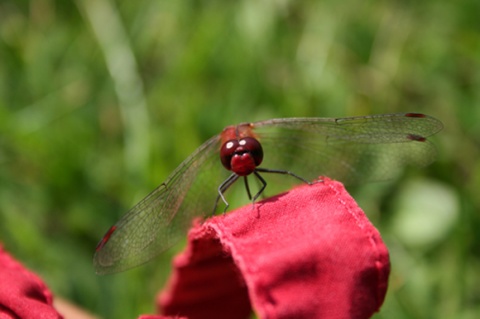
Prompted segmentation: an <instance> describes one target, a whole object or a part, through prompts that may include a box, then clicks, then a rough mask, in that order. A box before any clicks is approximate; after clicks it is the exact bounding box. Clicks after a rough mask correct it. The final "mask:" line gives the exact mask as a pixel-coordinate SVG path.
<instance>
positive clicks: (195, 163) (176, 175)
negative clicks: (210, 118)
mask: <svg viewBox="0 0 480 319" xmlns="http://www.w3.org/2000/svg"><path fill="white" fill-rule="evenodd" d="M219 143H220V137H219V136H218V135H217V136H215V137H213V138H211V139H210V140H208V141H207V142H205V143H204V144H203V145H202V146H200V147H199V148H198V149H197V150H196V151H195V152H194V153H193V154H192V155H191V156H190V157H188V158H187V159H186V160H185V161H183V162H182V163H181V164H180V166H179V167H178V168H177V169H176V170H175V171H174V172H173V173H172V174H171V175H170V176H169V177H168V178H167V180H166V181H165V182H164V183H163V184H161V185H160V186H159V187H158V188H157V189H155V190H154V191H153V192H152V193H150V194H149V195H148V196H147V197H146V198H144V199H143V200H142V201H141V202H139V203H138V204H137V205H136V206H135V207H133V208H132V209H131V210H130V211H128V212H127V213H126V214H125V215H124V216H123V217H122V218H121V219H120V220H119V221H118V222H117V223H116V224H115V225H114V226H113V227H112V228H111V229H110V230H109V232H107V234H106V235H105V237H104V238H103V239H102V241H101V242H100V244H99V245H98V247H97V251H96V252H95V256H94V266H95V270H96V272H97V273H98V274H107V273H114V272H120V271H123V270H126V269H129V268H132V267H135V266H138V265H140V264H143V263H145V262H147V261H149V260H150V259H152V258H153V257H155V256H157V255H158V254H160V253H161V252H163V251H165V250H166V249H168V248H170V247H171V246H172V245H174V244H175V243H177V242H178V241H179V240H180V239H181V238H183V237H184V236H185V233H186V232H187V230H188V228H189V227H190V226H191V223H192V220H193V219H194V218H195V217H202V216H206V215H208V214H211V213H212V211H213V207H214V204H215V200H216V197H217V188H216V187H217V186H218V185H220V183H221V182H222V181H223V180H225V179H226V177H227V176H228V175H229V172H228V171H227V170H225V169H224V168H223V166H222V165H221V163H220V160H219V157H218V156H219V155H218V150H219V148H220V145H219Z"/></svg>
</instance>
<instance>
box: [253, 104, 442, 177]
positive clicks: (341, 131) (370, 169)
mask: <svg viewBox="0 0 480 319" xmlns="http://www.w3.org/2000/svg"><path fill="white" fill-rule="evenodd" d="M253 126H254V132H255V134H257V136H258V138H259V140H260V141H261V143H262V146H263V150H264V154H265V157H264V161H263V163H262V167H265V168H271V169H280V170H289V171H291V172H293V173H295V174H297V175H298V176H301V177H303V178H305V179H307V180H314V179H316V178H318V176H321V175H324V176H328V177H331V178H334V179H337V180H340V181H342V182H343V183H346V184H356V183H360V182H362V183H363V182H367V181H379V180H386V179H389V178H392V177H394V176H396V175H397V174H398V173H399V172H400V171H401V169H402V168H403V167H404V166H406V165H414V166H425V165H428V164H430V163H431V162H432V161H433V159H434V158H435V156H436V150H435V147H434V146H433V145H432V144H431V143H430V142H429V141H427V140H426V138H427V137H428V136H430V135H433V134H435V133H436V132H438V131H439V130H441V128H442V124H441V122H440V121H438V120H436V119H435V118H433V117H430V116H427V115H420V114H410V113H400V114H383V115H374V116H364V117H350V118H339V119H335V118H288V119H273V120H268V121H262V122H257V123H253Z"/></svg>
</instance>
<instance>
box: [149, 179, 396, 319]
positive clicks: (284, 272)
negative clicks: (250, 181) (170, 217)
mask: <svg viewBox="0 0 480 319" xmlns="http://www.w3.org/2000/svg"><path fill="white" fill-rule="evenodd" d="M173 267H174V270H173V275H172V277H171V278H170V282H169V284H168V286H167V288H166V289H165V290H164V291H163V292H162V293H161V294H160V295H159V297H158V304H159V308H160V311H161V313H163V315H166V316H184V317H187V318H189V319H194V318H199V319H202V318H209V319H213V318H234V319H235V318H239V319H240V318H248V317H249V314H250V313H251V311H252V308H253V309H254V310H255V312H256V313H257V315H258V317H259V318H309V319H312V318H328V319H340V318H344V319H347V318H348V319H362V318H369V317H370V316H371V315H372V314H373V313H374V312H376V311H378V309H379V308H380V306H381V305H382V303H383V300H384V297H385V293H386V290H387V285H388V275H389V272H390V263H389V256H388V251H387V248H386V246H385V244H384V243H383V241H382V239H381V237H380V234H379V233H378V231H377V230H376V229H375V227H374V226H373V225H372V224H371V223H370V221H369V220H368V218H367V217H366V216H365V214H364V213H363V211H362V210H361V209H360V208H359V207H358V206H357V204H356V203H355V201H354V200H353V198H352V197H351V196H350V195H349V194H348V193H347V192H346V190H345V189H344V187H343V185H342V184H340V183H339V182H336V181H332V180H330V179H327V178H325V179H323V182H319V183H316V184H314V185H303V186H300V187H297V188H295V189H293V190H291V191H290V192H288V193H285V194H281V195H278V196H275V197H273V198H270V199H267V200H264V201H261V202H258V203H256V204H255V206H254V208H252V205H246V206H245V207H243V208H240V209H237V210H236V211H233V212H231V213H227V214H226V215H225V216H222V215H220V216H215V217H213V218H211V219H209V220H207V221H206V222H204V223H203V224H201V225H200V224H199V225H197V226H195V227H194V228H192V229H191V231H190V232H189V235H188V245H187V248H186V250H185V251H184V252H183V253H181V254H180V255H178V256H177V257H176V258H175V260H174V262H173Z"/></svg>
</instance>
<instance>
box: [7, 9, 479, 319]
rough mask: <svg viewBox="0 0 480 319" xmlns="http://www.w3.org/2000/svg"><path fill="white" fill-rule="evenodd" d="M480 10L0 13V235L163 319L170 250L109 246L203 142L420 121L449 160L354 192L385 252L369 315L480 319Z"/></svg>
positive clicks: (46, 270)
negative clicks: (105, 254) (383, 281)
mask: <svg viewBox="0 0 480 319" xmlns="http://www.w3.org/2000/svg"><path fill="white" fill-rule="evenodd" d="M479 12H480V2H479V1H477V0H461V1H448V0H443V1H353V0H345V1H289V0H278V1H275V0H241V1H240V0H239V1H224V0H222V1H220V0H217V1H186V0H176V1H167V0H154V1H152V0H149V1H111V0H85V1H81V0H77V1H63V0H57V1H54V0H35V1H18V0H2V1H1V2H0V241H1V242H3V245H4V247H5V249H7V250H8V251H10V252H11V253H12V254H13V255H14V256H15V257H16V258H17V259H19V260H20V261H21V262H22V263H24V264H25V265H26V266H28V267H29V268H30V269H32V270H34V271H35V272H36V273H38V274H39V275H40V276H41V277H42V278H43V279H44V280H45V281H46V283H47V284H48V285H49V287H50V288H51V289H52V290H53V292H54V294H55V295H57V296H61V297H63V298H66V299H69V300H71V301H73V302H74V303H76V304H78V305H80V306H81V307H83V308H86V309H88V310H89V311H91V312H93V313H96V314H98V315H100V316H102V317H104V318H135V317H136V316H137V315H139V314H141V313H152V312H154V302H153V301H154V297H155V294H156V292H157V291H158V290H159V289H160V288H161V287H162V286H163V285H164V282H165V280H166V279H167V278H168V274H169V271H170V268H169V267H170V261H171V258H172V256H173V255H174V253H175V250H177V251H178V250H179V249H181V245H180V246H178V247H176V248H175V249H173V250H170V251H168V252H167V253H165V254H163V255H162V256H161V257H160V258H158V259H156V260H155V261H154V262H152V263H149V264H148V265H145V266H143V267H140V268H137V269H134V270H132V271H128V272H125V273H121V274H118V275H113V276H105V277H98V276H96V275H95V274H94V271H93V268H92V264H91V260H92V255H93V251H94V248H95V245H96V243H97V241H98V240H99V239H100V238H101V236H102V235H103V234H104V232H105V231H106V230H107V229H108V227H109V226H110V225H112V224H113V223H114V222H115V221H116V220H118V218H119V217H120V216H121V215H122V213H124V212H125V211H126V210H127V209H128V208H129V207H131V206H132V205H133V204H135V203H136V202H137V201H139V200H140V199H141V198H142V197H144V196H145V195H146V194H147V193H148V192H149V191H151V190H152V189H153V188H154V187H156V186H157V185H158V184H160V183H161V182H162V181H163V180H164V179H165V178H166V177H167V176H168V174H169V172H171V171H172V170H173V169H175V167H176V166H177V165H178V164H179V163H180V162H181V161H182V160H183V159H184V158H185V157H186V156H188V155H189V154H190V153H191V152H193V151H194V150H195V148H196V147H198V146H199V145H201V143H202V142H203V141H205V140H206V139H208V138H209V137H210V136H212V135H214V134H218V133H219V132H220V131H221V130H222V128H223V127H224V126H226V125H229V124H235V123H238V122H243V121H255V120H261V119H268V118H275V117H291V116H314V117H343V116H354V115H367V114H375V113H392V112H422V113H427V114H430V115H432V116H435V117H437V118H439V119H440V120H442V122H443V123H444V125H445V128H444V130H443V131H442V132H441V133H440V134H438V135H437V136H435V137H434V138H433V139H432V140H433V141H434V143H435V144H436V145H437V148H438V152H439V157H438V161H437V162H435V163H434V164H433V165H431V166H429V167H428V168H426V169H423V170H418V169H417V170H408V171H407V172H406V173H405V175H404V176H403V177H402V178H399V179H396V180H394V181H390V182H388V183H382V184H368V185H366V186H365V187H357V188H355V189H352V194H353V195H354V197H355V198H356V199H357V200H358V201H359V203H360V205H361V207H362V208H363V209H364V210H365V212H366V213H367V215H368V216H369V217H370V218H371V220H372V222H373V223H374V224H375V225H376V226H377V227H378V228H379V229H380V231H381V233H382V236H383V238H384V240H385V241H386V243H387V245H388V247H389V249H390V254H391V261H392V274H391V277H390V287H389V291H388V294H387V298H386V301H385V304H384V306H383V308H382V310H381V312H380V313H379V314H377V315H376V316H375V318H389V319H392V318H393V319H395V318H432V319H433V318H478V315H479V314H480V209H479V208H480V196H479V190H480V161H479V160H478V158H479V145H480V125H478V122H479V121H480V72H479V70H480V19H479Z"/></svg>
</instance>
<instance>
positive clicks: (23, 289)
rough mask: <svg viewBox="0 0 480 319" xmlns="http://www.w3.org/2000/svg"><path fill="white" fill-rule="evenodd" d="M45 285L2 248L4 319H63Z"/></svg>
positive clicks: (0, 311)
mask: <svg viewBox="0 0 480 319" xmlns="http://www.w3.org/2000/svg"><path fill="white" fill-rule="evenodd" d="M52 302H53V296H52V293H51V292H50V291H49V290H48V288H47V286H46V285H45V284H44V283H43V281H42V280H41V279H40V278H39V277H38V276H36V275H35V274H33V273H32V272H30V271H28V270H27V269H25V268H24V267H23V266H22V265H21V264H20V263H18V262H17V261H16V260H14V259H13V258H12V257H11V256H10V255H9V254H8V253H7V252H5V251H4V250H3V248H2V247H1V245H0V319H18V318H21V319H59V318H62V316H61V315H59V314H58V312H57V311H56V310H55V309H54V308H53V306H52Z"/></svg>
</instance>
